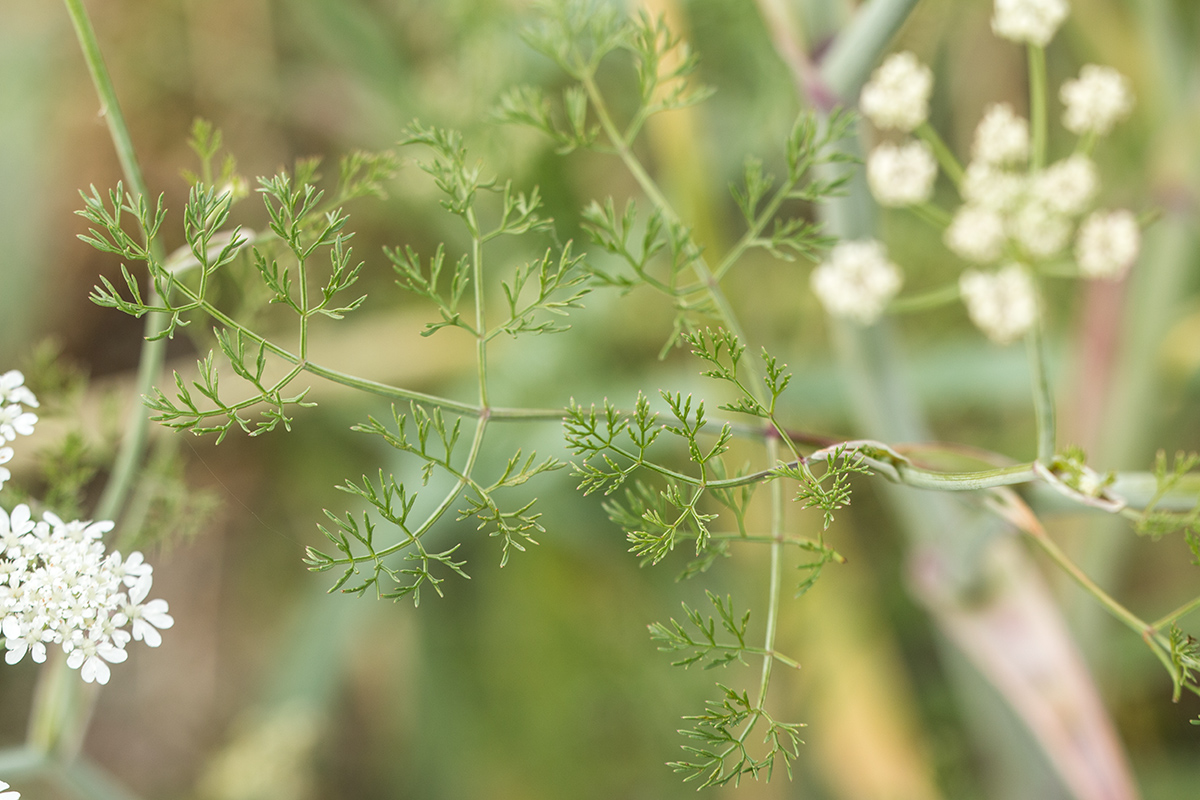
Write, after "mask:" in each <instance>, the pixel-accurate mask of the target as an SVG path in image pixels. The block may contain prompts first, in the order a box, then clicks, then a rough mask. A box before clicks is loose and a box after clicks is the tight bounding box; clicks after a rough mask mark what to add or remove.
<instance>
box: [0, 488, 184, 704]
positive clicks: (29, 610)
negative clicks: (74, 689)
mask: <svg viewBox="0 0 1200 800" xmlns="http://www.w3.org/2000/svg"><path fill="white" fill-rule="evenodd" d="M111 528H112V523H111V522H85V521H79V520H74V521H71V522H63V521H62V520H61V519H59V518H58V517H57V516H55V515H54V514H52V513H48V512H47V513H46V514H44V515H43V516H42V520H41V521H39V522H34V521H33V519H32V517H31V515H30V513H29V507H28V506H26V505H23V504H22V505H19V506H17V507H16V508H14V509H13V511H12V514H7V513H5V512H4V511H3V509H0V634H3V636H4V648H5V650H6V651H7V652H6V653H5V657H4V660H5V661H6V662H8V663H9V664H15V663H17V662H18V661H20V660H22V659H23V658H24V657H25V655H26V654H28V655H29V656H30V657H31V658H32V659H33V660H34V661H38V662H41V661H45V659H46V650H47V646H49V645H59V646H60V647H62V650H63V652H65V653H66V654H67V666H69V667H71V668H72V669H78V670H79V671H80V675H81V677H82V678H83V679H84V680H85V681H87V682H89V683H91V682H93V681H95V682H99V683H107V682H108V680H109V677H110V676H111V674H112V673H111V670H110V669H109V666H108V665H109V664H119V663H121V662H122V661H124V660H125V659H126V658H127V657H128V656H127V654H126V652H125V646H126V645H127V644H128V643H129V641H130V640H131V639H133V638H136V639H139V640H143V641H145V642H146V644H148V645H150V646H152V647H156V646H157V645H158V644H159V642H161V637H160V635H159V633H158V631H159V630H160V629H165V628H169V627H171V625H172V624H173V622H174V621H173V620H172V619H171V617H170V615H169V614H168V613H167V604H166V602H165V601H163V600H151V601H150V602H148V603H146V602H143V601H144V600H145V598H146V594H147V593H148V592H149V591H150V587H151V584H152V582H153V578H152V575H151V573H152V569H151V568H150V566H149V565H148V564H146V563H145V562H144V561H143V559H142V556H141V554H140V553H133V554H131V555H130V556H129V558H128V559H124V560H123V559H122V558H121V554H120V553H115V552H114V553H111V554H108V555H105V552H104V544H103V543H102V542H101V541H99V539H100V537H101V536H102V535H103V534H104V533H106V532H107V531H109V530H111ZM127 587H129V588H128V591H126V588H127ZM126 626H132V628H133V633H132V634H131V633H130V632H129V631H128V630H125V627H126Z"/></svg>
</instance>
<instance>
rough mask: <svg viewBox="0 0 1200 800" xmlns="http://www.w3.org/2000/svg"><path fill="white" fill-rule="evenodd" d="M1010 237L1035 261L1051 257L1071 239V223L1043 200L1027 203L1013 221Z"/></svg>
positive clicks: (1010, 225)
mask: <svg viewBox="0 0 1200 800" xmlns="http://www.w3.org/2000/svg"><path fill="white" fill-rule="evenodd" d="M1009 234H1010V235H1011V236H1012V238H1013V239H1015V240H1016V241H1017V243H1018V244H1020V245H1021V247H1022V248H1023V249H1024V250H1025V252H1026V253H1027V254H1029V255H1030V256H1032V257H1033V258H1049V257H1050V256H1052V255H1054V254H1056V253H1058V252H1060V251H1061V250H1062V249H1063V248H1064V247H1065V246H1066V244H1067V240H1068V239H1070V238H1071V223H1070V220H1068V219H1067V218H1066V217H1064V216H1063V215H1062V214H1060V213H1059V212H1058V211H1056V210H1055V209H1053V208H1051V207H1050V206H1049V205H1048V204H1046V203H1044V202H1041V201H1040V200H1036V199H1031V200H1029V201H1027V202H1026V203H1025V204H1024V205H1023V206H1021V208H1020V210H1018V211H1017V213H1016V214H1015V215H1014V216H1013V217H1011V218H1010V219H1009Z"/></svg>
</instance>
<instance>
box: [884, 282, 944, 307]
mask: <svg viewBox="0 0 1200 800" xmlns="http://www.w3.org/2000/svg"><path fill="white" fill-rule="evenodd" d="M959 296H960V293H959V290H958V283H949V284H946V285H945V286H939V287H938V288H936V289H930V290H929V291H926V292H921V293H919V294H910V295H907V296H905V297H897V298H896V299H895V300H893V301H892V302H891V303H889V304H888V307H887V310H888V311H889V312H890V313H892V314H911V313H912V312H914V311H926V310H928V309H931V308H939V307H941V306H946V305H950V304H951V303H955V302H958V299H959Z"/></svg>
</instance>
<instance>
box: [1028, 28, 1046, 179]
mask: <svg viewBox="0 0 1200 800" xmlns="http://www.w3.org/2000/svg"><path fill="white" fill-rule="evenodd" d="M1028 52H1029V129H1030V138H1031V139H1032V141H1031V143H1030V148H1031V157H1030V166H1031V167H1032V168H1033V169H1034V170H1035V171H1036V170H1039V169H1041V168H1042V167H1044V166H1045V165H1046V50H1045V49H1044V48H1043V47H1041V46H1040V45H1036V44H1030V45H1029V46H1028Z"/></svg>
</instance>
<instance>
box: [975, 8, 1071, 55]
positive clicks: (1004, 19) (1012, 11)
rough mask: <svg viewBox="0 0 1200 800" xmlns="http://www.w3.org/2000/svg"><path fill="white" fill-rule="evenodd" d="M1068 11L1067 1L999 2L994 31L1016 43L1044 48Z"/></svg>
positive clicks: (993, 20) (994, 19)
mask: <svg viewBox="0 0 1200 800" xmlns="http://www.w3.org/2000/svg"><path fill="white" fill-rule="evenodd" d="M1069 11H1070V9H1069V8H1068V7H1067V0H996V9H995V14H994V15H993V16H992V32H993V33H995V34H996V35H997V36H1002V37H1004V38H1005V39H1011V40H1012V41H1014V42H1028V43H1030V44H1035V45H1038V46H1039V47H1045V46H1046V45H1047V44H1048V43H1049V42H1050V40H1051V39H1053V38H1054V34H1055V32H1056V31H1057V30H1058V28H1059V26H1060V25H1062V24H1063V21H1064V20H1066V18H1067V13H1068V12H1069Z"/></svg>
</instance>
